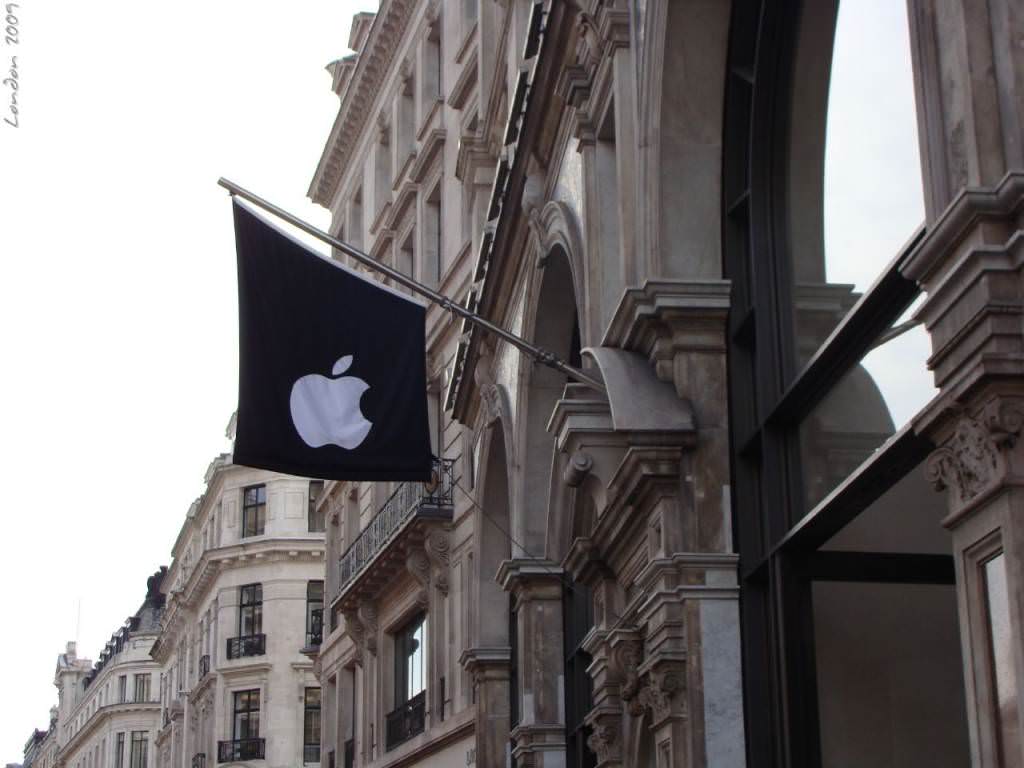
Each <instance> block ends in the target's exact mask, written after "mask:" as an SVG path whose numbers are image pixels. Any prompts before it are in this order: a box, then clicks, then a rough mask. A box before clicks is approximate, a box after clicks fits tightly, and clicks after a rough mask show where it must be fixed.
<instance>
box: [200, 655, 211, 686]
mask: <svg viewBox="0 0 1024 768" xmlns="http://www.w3.org/2000/svg"><path fill="white" fill-rule="evenodd" d="M208 674H210V654H205V655H204V656H200V657H199V679H200V680H202V679H203V678H204V677H206V676H207V675H208Z"/></svg>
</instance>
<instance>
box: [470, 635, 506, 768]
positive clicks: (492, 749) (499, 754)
mask: <svg viewBox="0 0 1024 768" xmlns="http://www.w3.org/2000/svg"><path fill="white" fill-rule="evenodd" d="M509 662H510V649H508V648H467V649H466V650H465V651H463V652H462V655H461V656H460V657H459V663H460V664H461V665H462V667H463V668H464V669H465V670H466V671H467V672H469V674H470V676H471V677H472V679H473V690H474V698H475V701H476V764H477V765H478V766H480V768H484V766H487V768H490V766H497V767H499V768H500V766H504V765H507V763H508V761H507V750H508V740H509V715H510V712H509V701H510V690H509V667H510V663H509Z"/></svg>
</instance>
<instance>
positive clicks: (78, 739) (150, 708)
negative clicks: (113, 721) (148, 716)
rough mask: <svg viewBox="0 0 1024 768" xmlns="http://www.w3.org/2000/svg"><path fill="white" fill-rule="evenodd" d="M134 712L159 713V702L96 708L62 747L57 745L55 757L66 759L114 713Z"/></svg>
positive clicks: (130, 703)
mask: <svg viewBox="0 0 1024 768" xmlns="http://www.w3.org/2000/svg"><path fill="white" fill-rule="evenodd" d="M136 712H153V713H154V714H157V715H158V714H159V712H160V702H158V701H139V702H126V703H124V704H120V703H118V704H107V705H105V706H102V707H100V708H99V709H97V710H96V713H95V714H94V715H93V716H92V717H90V718H89V719H88V720H86V721H85V725H83V726H82V727H81V728H80V729H79V730H77V731H75V735H74V736H72V737H71V738H70V739H68V741H67V743H66V744H65V745H64V746H63V747H59V748H58V750H57V759H58V760H64V759H66V756H67V754H69V753H71V752H73V751H74V750H76V749H78V747H80V746H81V743H82V742H83V741H85V739H86V737H87V736H89V735H91V734H92V733H93V732H94V731H95V730H96V729H97V728H98V727H99V725H100V723H102V722H105V721H106V720H107V719H108V718H110V717H113V716H114V715H120V714H133V713H136Z"/></svg>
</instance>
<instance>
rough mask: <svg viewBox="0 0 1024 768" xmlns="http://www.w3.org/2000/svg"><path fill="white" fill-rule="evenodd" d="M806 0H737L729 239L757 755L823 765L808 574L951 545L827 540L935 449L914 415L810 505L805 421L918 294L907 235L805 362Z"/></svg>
mask: <svg viewBox="0 0 1024 768" xmlns="http://www.w3.org/2000/svg"><path fill="white" fill-rule="evenodd" d="M800 11H801V0H774V1H773V2H768V0H753V2H748V3H736V4H734V5H733V12H732V19H731V24H730V41H729V54H728V56H729V58H728V68H727V83H726V91H725V124H724V136H723V139H724V141H723V152H722V179H723V184H722V211H723V218H722V242H723V258H724V267H725V274H726V276H727V277H728V278H729V279H730V280H731V282H732V286H733V288H732V297H731V308H730V314H729V321H728V353H729V357H728V368H729V375H728V380H729V400H730V403H729V412H730V431H731V435H730V444H731V453H732V457H731V472H732V478H731V485H732V488H733V492H732V494H731V500H732V506H733V510H732V511H733V531H734V536H735V538H736V542H735V543H736V548H737V551H738V552H739V555H740V580H741V581H740V583H741V591H740V614H741V624H742V632H741V637H742V661H743V685H744V708H745V731H746V740H747V762H748V764H749V765H752V766H762V765H771V766H787V768H788V767H790V766H816V765H818V764H820V761H821V752H820V733H819V723H818V701H817V685H816V671H815V669H816V668H815V659H814V648H815V642H814V634H813V617H812V610H811V582H812V580H813V579H823V580H846V581H861V582H870V581H884V582H888V583H916V584H952V583H954V567H953V559H952V557H949V556H945V555H919V554H909V553H908V554H901V553H893V554H884V555H883V554H878V553H856V552H854V553H845V552H843V553H839V552H829V551H819V550H820V547H822V545H824V544H825V543H826V542H827V541H828V540H829V539H831V538H832V537H833V536H834V535H835V534H837V533H838V532H839V531H840V530H842V529H843V528H844V527H845V526H846V525H847V524H849V523H850V522H851V521H853V520H854V519H855V518H856V517H857V516H858V515H859V514H860V513H861V512H863V511H864V510H865V509H866V508H867V507H868V506H870V505H871V504H872V503H873V502H874V501H875V500H877V499H879V498H880V497H881V496H882V495H883V494H885V493H886V492H887V491H888V490H890V489H891V488H892V487H893V486H894V485H895V484H896V483H897V482H898V481H899V480H901V479H902V478H903V477H905V476H906V475H907V474H908V473H909V472H911V471H914V470H915V469H916V468H918V467H919V466H920V465H921V463H922V462H923V461H924V459H925V458H926V457H927V456H928V454H929V453H930V452H931V451H932V450H933V449H934V447H935V446H934V445H933V443H932V442H931V441H929V440H928V439H926V438H924V437H922V436H920V435H917V434H915V433H914V432H913V430H912V429H911V428H910V427H909V426H907V427H904V428H902V429H898V430H897V431H896V433H895V434H893V435H892V436H891V437H889V439H888V440H887V441H886V442H885V443H884V445H882V446H881V447H880V448H878V449H877V450H876V451H875V452H874V453H873V454H872V455H871V456H870V457H869V458H867V459H866V460H865V461H863V462H862V463H861V464H860V466H858V467H857V468H856V469H855V470H854V471H853V472H852V473H851V474H849V475H847V476H846V478H845V479H844V480H843V481H842V482H841V483H840V484H839V486H838V487H836V488H835V489H834V490H832V492H831V493H829V494H827V495H826V497H825V498H824V499H822V500H821V501H819V502H817V503H816V504H814V505H813V506H811V507H810V508H809V509H808V508H807V505H806V502H805V500H804V496H803V490H804V489H803V483H802V478H801V476H800V452H799V427H800V424H801V422H802V421H803V419H804V418H806V417H807V416H808V415H809V414H810V413H811V412H812V410H813V409H814V407H815V406H816V405H818V404H819V403H820V402H821V401H822V399H823V398H824V397H825V396H826V395H827V394H828V393H830V392H831V391H833V388H834V387H835V386H836V385H837V384H838V382H839V381H840V380H841V379H842V377H843V376H844V375H846V374H847V373H848V372H849V371H851V370H852V369H853V368H854V367H855V366H856V365H858V364H859V363H860V362H861V360H862V359H863V358H864V356H865V355H866V354H867V353H868V352H869V351H870V350H871V348H872V347H873V346H874V345H875V344H876V343H878V341H879V339H881V338H882V337H883V336H884V335H885V334H886V332H887V331H888V330H889V329H890V328H893V324H894V323H895V322H896V321H897V319H898V318H899V317H900V316H901V315H902V314H903V313H904V311H905V310H906V309H907V308H908V307H909V306H910V305H911V304H912V303H913V301H914V300H915V298H917V297H918V295H919V294H920V288H919V286H917V285H916V283H914V282H913V281H911V280H908V279H907V278H905V277H904V276H903V274H902V273H901V271H900V267H901V265H902V264H904V263H905V262H906V261H907V260H908V259H909V258H910V257H911V255H912V254H913V252H914V250H915V249H916V248H917V246H918V245H919V244H920V242H921V241H922V239H923V237H924V234H925V228H924V226H923V225H922V226H921V227H919V228H918V229H917V230H916V231H915V232H912V233H908V234H909V235H910V237H909V239H908V241H907V243H906V244H905V245H904V246H903V247H902V248H901V249H900V250H899V252H898V253H897V254H896V255H895V257H894V258H893V259H892V260H891V261H890V263H889V264H888V266H887V267H886V268H884V269H883V270H882V271H881V273H880V274H879V275H878V277H877V278H876V280H875V282H874V283H873V284H872V285H871V287H870V288H868V290H866V291H865V292H864V293H863V295H862V296H861V297H860V298H859V299H858V300H857V301H856V303H855V304H854V306H853V307H852V308H851V309H850V311H849V312H848V313H847V314H846V315H845V317H844V318H843V319H842V320H841V321H840V322H839V323H838V325H837V326H836V327H835V328H834V329H833V330H832V332H831V333H830V335H829V336H828V337H827V338H826V339H825V341H824V342H823V343H822V344H821V345H820V346H819V348H818V350H817V351H816V352H815V353H814V354H813V355H812V356H811V358H810V359H809V360H808V361H807V363H806V364H804V365H803V366H802V367H801V366H799V365H798V363H797V362H796V361H797V354H796V351H795V349H794V344H795V334H794V332H793V326H792V324H793V322H794V319H793V316H792V312H791V311H789V308H790V307H792V306H793V296H792V287H791V286H792V279H791V275H792V267H791V265H790V263H789V259H788V253H787V252H786V244H785V243H784V238H785V236H786V235H785V232H786V230H787V226H788V224H787V222H786V220H785V216H786V215H787V210H786V203H785V202H781V203H780V201H783V200H784V196H785V192H784V185H785V178H786V170H785V166H786V151H785V150H784V147H785V144H784V142H785V141H786V128H787V123H786V121H787V120H788V119H789V117H788V115H789V87H790V82H791V74H792V70H793V67H794V63H793V62H794V53H795V46H796V40H795V30H796V25H797V22H798V21H799V14H800Z"/></svg>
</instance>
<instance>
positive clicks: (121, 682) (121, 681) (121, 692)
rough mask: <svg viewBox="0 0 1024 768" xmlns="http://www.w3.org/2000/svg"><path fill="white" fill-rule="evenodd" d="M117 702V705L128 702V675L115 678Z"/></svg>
mask: <svg viewBox="0 0 1024 768" xmlns="http://www.w3.org/2000/svg"><path fill="white" fill-rule="evenodd" d="M117 701H118V703H119V704H124V703H125V702H126V701H128V675H118V676H117Z"/></svg>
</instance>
